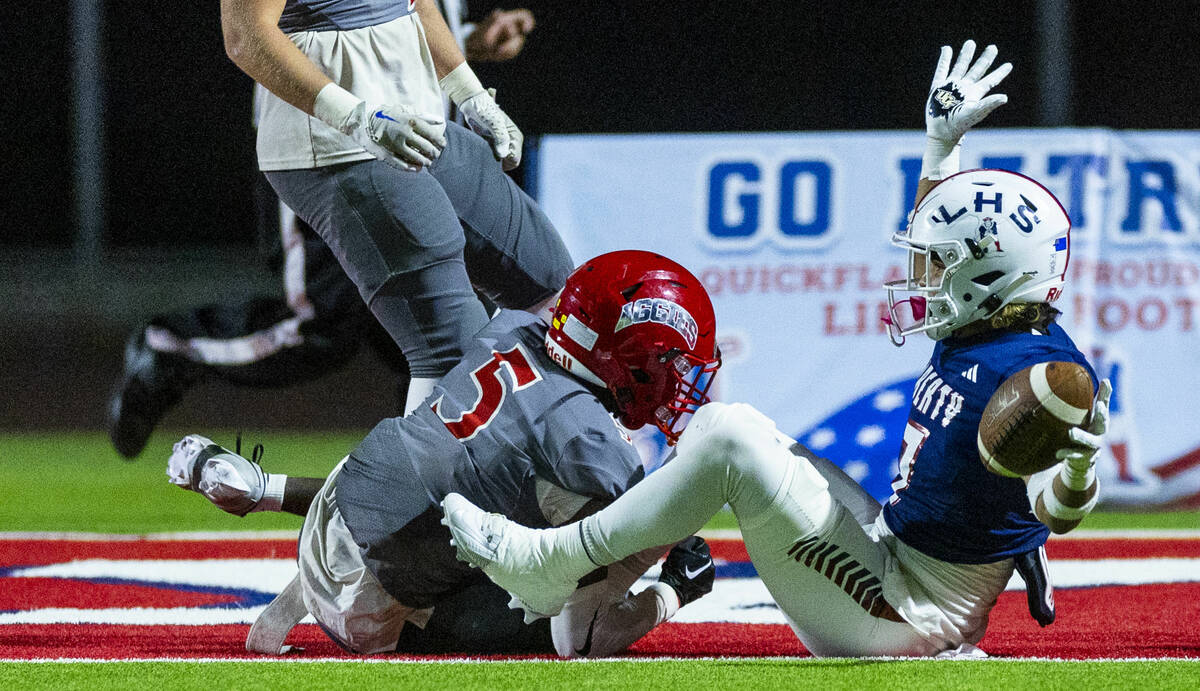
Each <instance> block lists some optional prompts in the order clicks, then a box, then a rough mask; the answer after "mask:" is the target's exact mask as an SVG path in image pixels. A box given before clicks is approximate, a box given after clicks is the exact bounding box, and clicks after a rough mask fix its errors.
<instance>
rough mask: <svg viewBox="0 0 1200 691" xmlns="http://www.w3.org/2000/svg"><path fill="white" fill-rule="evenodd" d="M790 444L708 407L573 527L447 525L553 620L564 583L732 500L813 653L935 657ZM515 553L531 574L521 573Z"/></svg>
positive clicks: (455, 505)
mask: <svg viewBox="0 0 1200 691" xmlns="http://www.w3.org/2000/svg"><path fill="white" fill-rule="evenodd" d="M792 443H793V442H792V440H790V439H788V438H787V437H785V436H784V435H782V434H780V433H779V432H778V431H777V430H776V429H775V426H774V424H773V423H772V422H771V421H770V420H769V419H768V418H766V417H765V416H763V415H762V414H761V413H758V412H757V411H755V410H754V409H753V408H750V407H749V406H745V405H740V404H735V405H724V404H719V403H718V404H709V405H706V406H704V407H703V408H701V409H700V411H699V412H697V414H696V416H695V417H694V418H693V419H692V421H691V423H690V424H689V425H688V429H687V431H686V432H685V433H684V435H683V437H682V438H681V439H680V443H679V449H678V454H677V457H676V458H675V460H673V461H672V462H670V463H668V464H667V465H666V466H664V467H663V468H661V469H660V470H658V471H657V472H655V473H654V474H652V475H651V476H650V477H648V478H646V479H645V480H643V481H642V482H640V483H638V484H637V485H635V486H634V487H633V488H632V489H631V490H630V491H629V492H627V493H625V494H624V495H623V496H622V497H620V498H619V499H618V500H617V501H616V502H614V503H613V504H612V505H610V506H609V507H607V508H606V509H604V510H602V511H600V512H599V513H597V514H595V515H593V516H590V517H588V518H585V519H584V520H582V521H580V522H579V523H578V524H575V525H572V526H567V527H565V528H558V529H554V530H547V531H529V530H527V529H516V530H513V529H511V524H509V525H504V524H502V523H500V522H498V521H496V520H494V519H488V520H487V521H482V522H481V521H479V520H478V519H476V520H475V521H474V522H473V523H474V524H475V525H481V524H482V530H481V531H478V532H475V531H471V530H470V529H467V530H463V525H464V524H469V523H471V522H472V521H471V520H470V518H469V516H470V513H471V512H470V510H469V508H467V507H464V506H462V504H461V503H460V502H459V501H458V500H455V501H454V502H448V503H447V504H446V507H447V519H448V522H449V524H450V526H451V531H452V533H453V534H454V536H455V540H456V544H458V545H459V546H460V551H463V552H465V553H467V554H469V555H471V556H472V557H473V559H472V560H473V561H478V563H479V564H480V565H481V566H482V568H483V569H484V571H485V572H486V573H488V574H489V576H493V578H495V579H496V580H497V582H498V583H499V584H500V585H501V586H504V587H506V588H508V589H509V590H510V591H511V592H514V593H515V594H516V595H518V597H520V598H521V599H522V600H523V601H524V602H526V603H529V600H530V599H532V600H533V603H530V604H532V608H533V609H535V611H542V612H546V611H553V608H554V607H555V606H556V604H557V603H556V601H555V598H558V597H562V593H563V592H568V591H569V588H570V585H571V584H570V582H569V580H568V579H570V578H577V577H578V576H579V575H580V574H581V573H585V572H586V571H587V570H588V569H589V568H590V567H592V566H593V565H596V564H606V563H610V562H612V561H614V560H616V559H620V558H622V557H624V556H625V555H628V554H631V553H633V552H635V551H637V550H639V549H644V548H645V547H646V546H648V545H653V544H661V543H663V542H668V541H671V540H677V539H679V538H680V537H682V536H685V535H687V534H691V533H693V532H695V531H697V530H699V529H700V528H701V527H702V526H703V524H704V523H705V521H706V520H707V519H708V518H709V517H711V516H712V514H713V513H715V512H716V511H717V510H718V509H719V508H720V507H721V506H722V505H724V504H725V503H726V502H728V503H729V505H730V506H731V507H732V508H733V511H734V514H735V516H736V517H737V519H738V523H739V526H740V527H741V530H742V535H743V537H744V539H745V542H746V548H747V551H748V552H749V554H750V557H751V559H752V561H753V562H754V564H755V567H756V568H757V569H758V571H759V574H760V575H761V576H762V578H763V581H764V583H765V584H766V586H767V588H768V590H769V591H770V592H771V594H772V596H773V597H774V598H775V600H776V602H777V603H778V604H779V605H780V608H781V609H782V610H783V611H784V613H785V614H786V615H787V616H788V617H789V618H790V619H791V621H792V622H794V625H793V628H795V630H796V631H797V633H798V635H800V636H801V638H802V640H804V642H805V643H806V645H808V646H809V647H810V649H811V650H812V651H813V652H814V653H816V654H822V655H828V654H847V655H870V654H929V653H932V652H936V650H935V649H933V648H932V647H931V646H929V644H927V643H925V641H924V639H923V637H922V636H921V635H920V634H919V632H917V630H916V629H914V628H913V627H911V626H909V625H908V624H907V623H904V622H903V621H902V619H901V618H900V616H899V615H898V614H897V613H896V611H895V610H894V609H893V607H892V606H891V605H890V604H889V603H888V602H887V600H885V599H884V597H883V594H882V592H883V586H882V579H883V578H884V576H885V575H886V573H887V567H888V559H889V558H890V556H889V553H888V551H887V548H886V547H884V546H883V545H880V544H879V543H876V542H874V541H872V540H871V539H870V538H869V537H868V536H867V534H866V533H865V532H864V531H863V530H862V528H861V526H860V525H859V524H858V522H857V521H856V520H855V519H854V516H853V515H852V514H851V513H850V511H849V510H847V509H846V508H845V507H844V506H842V505H840V504H839V503H837V502H836V501H834V499H833V498H832V497H831V495H830V493H829V491H828V484H827V482H826V481H825V479H824V478H823V477H821V475H820V473H818V472H817V471H816V470H815V469H814V468H813V467H812V465H811V464H810V463H808V462H806V461H805V460H803V459H801V458H799V457H797V456H795V455H793V454H792V453H791V452H790V451H789V450H788V449H789V447H790V446H791V445H792ZM456 514H457V515H456ZM464 519H466V520H464ZM489 540H490V543H491V544H490V545H489V544H488V543H489ZM509 555H512V557H516V558H517V559H524V560H529V561H531V562H535V565H534V566H533V567H532V568H529V567H528V566H526V567H525V568H524V569H522V568H520V567H518V568H515V569H514V568H512V567H511V566H510V565H508V564H507V563H506V562H509V561H512V560H513V559H512V558H511V557H510V556H509ZM497 576H498V577H497ZM525 583H529V584H530V586H528V587H527V586H526V585H525ZM527 597H528V598H529V599H526V598H527ZM559 602H561V600H559ZM538 607H543V608H546V609H541V610H539V609H538Z"/></svg>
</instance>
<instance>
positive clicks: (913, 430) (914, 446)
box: [888, 420, 929, 504]
mask: <svg viewBox="0 0 1200 691" xmlns="http://www.w3.org/2000/svg"><path fill="white" fill-rule="evenodd" d="M928 438H929V430H927V429H925V428H924V427H922V426H920V425H918V424H917V423H915V422H913V421H912V420H909V421H908V424H907V425H905V427H904V441H903V443H901V444H900V476H899V477H897V478H896V479H895V480H893V481H892V497H891V499H888V503H889V504H895V503H896V502H898V501H900V492H902V491H904V488H905V487H908V483H909V482H910V481H911V480H912V474H913V468H914V467H915V466H916V464H917V454H919V453H921V447H922V446H925V440H926V439H928Z"/></svg>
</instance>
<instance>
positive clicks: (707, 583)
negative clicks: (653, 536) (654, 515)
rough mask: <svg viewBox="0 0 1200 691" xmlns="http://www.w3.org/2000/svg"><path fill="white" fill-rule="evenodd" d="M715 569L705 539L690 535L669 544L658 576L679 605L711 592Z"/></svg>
mask: <svg viewBox="0 0 1200 691" xmlns="http://www.w3.org/2000/svg"><path fill="white" fill-rule="evenodd" d="M716 572H717V569H716V566H715V565H714V564H713V560H712V554H711V553H710V552H709V550H708V543H707V542H705V541H704V539H703V538H701V537H697V536H695V535H693V536H691V537H689V538H687V539H684V540H681V541H680V542H679V543H678V544H676V545H675V546H674V547H672V548H671V551H670V552H669V553H668V554H667V559H666V561H665V562H663V567H662V573H661V574H660V575H659V577H658V580H659V581H661V582H662V583H665V584H667V585H669V586H671V588H672V589H673V590H674V591H675V594H676V595H677V596H679V606H680V607H682V606H684V605H686V604H688V603H690V602H695V601H696V600H699V599H700V598H702V597H704V596H705V595H708V594H709V593H711V592H712V589H713V579H714V578H715V577H716Z"/></svg>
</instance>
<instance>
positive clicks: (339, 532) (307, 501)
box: [167, 251, 720, 656]
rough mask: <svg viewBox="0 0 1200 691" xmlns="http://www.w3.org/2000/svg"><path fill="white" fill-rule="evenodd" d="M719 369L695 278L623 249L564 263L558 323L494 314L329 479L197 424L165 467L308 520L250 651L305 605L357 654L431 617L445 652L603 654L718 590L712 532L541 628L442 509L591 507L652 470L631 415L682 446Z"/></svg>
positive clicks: (558, 513) (556, 511)
mask: <svg viewBox="0 0 1200 691" xmlns="http://www.w3.org/2000/svg"><path fill="white" fill-rule="evenodd" d="M719 366H720V358H719V355H718V353H717V350H716V337H715V318H714V315H713V309H712V304H711V302H710V300H709V298H708V295H707V293H706V292H705V290H704V288H703V286H702V285H701V284H700V282H699V281H698V280H697V279H696V278H695V277H694V276H693V275H692V274H690V273H689V272H688V271H687V270H686V269H684V268H683V267H682V266H679V265H678V264H676V263H674V262H672V261H670V260H669V259H666V258H664V257H661V256H658V255H655V254H651V253H648V252H636V251H626V252H614V253H610V254H606V255H601V256H600V257H597V258H595V259H593V260H591V261H589V262H587V263H585V264H584V265H583V266H581V267H580V268H579V269H577V270H576V271H575V272H574V273H572V274H571V276H570V277H569V278H568V279H567V282H566V286H565V288H564V289H563V292H562V293H561V294H560V296H559V299H558V302H557V306H556V307H555V310H554V313H553V317H552V321H551V323H550V324H549V325H547V324H546V323H545V322H543V321H541V320H540V319H539V318H538V317H536V316H534V315H531V314H529V313H526V312H520V311H502V312H501V313H500V314H499V315H498V316H497V317H495V318H494V319H492V320H491V321H490V322H489V323H488V324H487V325H486V326H485V327H484V328H483V329H482V330H480V331H479V332H478V333H477V334H476V335H475V337H474V338H473V339H472V340H471V341H470V342H469V343H468V344H466V346H465V348H464V356H463V359H462V361H461V362H460V363H459V364H458V365H457V366H455V367H454V368H453V369H452V370H451V371H450V372H449V373H447V374H446V375H445V376H444V377H442V379H441V380H439V382H438V383H437V385H436V387H435V388H434V392H433V395H432V396H431V398H430V399H429V401H430V403H429V404H428V405H425V406H421V407H418V408H417V409H415V410H414V411H413V412H411V413H410V414H409V415H408V416H406V417H403V418H391V419H387V420H384V421H382V422H380V423H379V424H378V425H377V426H376V427H375V429H374V430H372V431H371V432H370V433H369V434H368V435H367V437H366V438H365V439H363V441H362V442H361V443H360V444H359V445H358V447H357V448H355V449H354V450H353V451H351V452H350V454H349V455H348V456H347V457H346V458H345V459H343V460H342V462H341V463H339V464H338V466H337V467H336V468H335V469H334V471H333V472H332V473H331V474H330V475H329V477H328V478H325V479H324V480H321V479H315V478H298V477H287V476H285V475H279V474H269V473H266V472H264V471H263V470H262V468H261V467H260V466H258V465H257V464H256V463H253V462H251V461H248V460H246V459H245V458H243V457H242V456H241V455H239V454H237V453H234V452H231V451H229V450H227V449H224V448H222V447H220V446H218V445H216V444H214V443H213V442H211V441H210V440H208V439H206V438H204V437H201V436H199V435H190V436H188V437H185V438H184V439H183V440H182V441H180V442H179V443H177V444H176V445H175V449H174V453H173V454H172V456H171V458H170V461H169V463H168V469H167V474H168V476H169V478H170V480H171V482H172V483H174V484H176V485H179V486H181V487H184V488H186V489H191V490H193V491H196V492H199V493H201V494H204V495H205V496H206V497H208V498H209V499H210V500H211V501H212V502H213V503H214V504H216V505H217V506H219V507H220V508H222V509H224V510H226V511H229V512H231V513H235V514H238V515H245V514H246V513H249V512H252V511H280V510H283V511H289V512H292V513H301V514H304V515H305V521H304V525H303V528H302V529H301V534H300V542H299V559H298V562H299V574H298V576H297V577H296V579H294V580H293V582H292V583H291V584H290V585H289V586H288V587H287V589H285V591H284V592H283V593H282V594H281V595H280V596H279V597H278V598H277V599H276V600H275V601H274V602H272V604H271V605H269V606H268V607H267V609H266V610H265V611H264V613H263V614H262V616H260V618H259V620H258V621H257V622H256V623H255V625H254V626H253V627H252V628H251V631H250V636H249V638H248V640H247V647H248V648H250V649H251V650H256V651H260V652H265V653H271V654H275V653H279V652H280V651H281V650H284V649H285V646H284V645H283V643H284V639H285V637H286V635H287V633H288V631H290V630H291V628H292V627H293V626H294V625H295V624H296V623H297V622H299V621H300V619H301V618H302V617H303V616H304V615H305V614H309V613H311V614H312V615H313V616H314V618H315V619H316V620H317V621H318V622H319V623H320V624H321V626H322V627H323V628H324V629H325V631H326V632H327V633H329V635H330V636H331V637H332V638H333V639H334V640H335V641H337V642H338V643H339V644H341V645H342V646H343V647H345V648H347V649H349V650H352V651H355V652H361V653H376V652H389V651H393V650H397V649H400V650H402V651H404V650H412V649H413V648H414V647H420V646H422V645H426V644H427V643H428V641H423V642H422V641H413V640H412V638H413V636H414V635H416V634H414V632H415V631H419V630H421V629H436V630H438V631H441V632H444V633H443V635H444V637H445V638H446V639H447V640H444V641H443V643H444V645H443V649H447V650H470V651H498V650H507V651H514V652H515V651H520V650H538V649H539V646H540V647H541V649H542V650H546V651H548V650H549V649H550V646H551V644H552V645H553V649H554V650H556V651H557V652H558V653H559V654H562V655H565V656H588V655H590V656H603V655H611V654H613V653H616V652H619V651H620V650H623V649H624V648H625V647H627V646H628V645H629V644H631V643H633V642H634V641H636V640H637V639H638V638H640V637H641V636H642V635H644V634H645V633H646V632H648V631H649V630H650V629H651V628H653V627H654V626H656V625H657V624H658V623H660V622H662V621H665V620H666V619H667V618H668V617H670V616H671V615H673V614H674V612H675V611H676V610H677V609H678V608H679V607H680V606H682V605H683V604H686V603H687V602H690V601H691V600H694V599H695V598H697V597H699V596H701V595H703V594H704V593H706V592H708V591H709V590H711V587H712V573H713V569H711V568H707V565H708V564H710V563H711V559H710V557H709V555H708V551H707V547H706V546H705V545H704V544H703V542H702V541H699V540H696V539H691V540H685V541H683V542H681V543H679V544H678V545H676V546H675V547H674V548H673V550H672V554H671V555H670V556H669V558H668V560H667V563H666V566H665V567H664V570H663V576H662V578H661V579H660V581H659V582H658V583H656V584H654V585H652V586H651V587H649V588H647V589H646V590H644V591H642V592H640V593H638V594H637V595H631V594H629V591H628V589H629V587H630V586H631V585H632V584H633V582H634V581H635V580H636V579H637V578H638V577H639V576H641V575H642V574H643V573H644V572H645V570H646V569H647V568H648V567H649V566H650V565H651V564H653V563H654V561H655V560H656V559H657V557H659V556H660V555H662V553H663V552H664V551H666V546H661V547H655V548H652V549H648V550H646V551H644V552H641V553H639V554H635V555H632V556H631V557H629V558H628V559H625V560H622V561H621V562H619V563H616V564H613V565H610V566H608V567H606V569H604V570H600V571H597V572H594V573H592V574H589V575H588V576H586V577H584V578H583V579H581V580H580V582H579V588H578V589H577V591H576V593H575V595H574V596H572V598H571V599H570V600H569V602H568V603H567V605H566V606H565V607H564V608H563V611H562V612H561V613H560V614H559V615H558V616H556V617H554V619H553V620H551V622H550V625H549V627H548V633H549V634H550V635H548V636H547V635H545V632H546V631H547V628H546V627H545V625H544V624H542V625H541V627H542V628H541V629H538V628H536V627H537V626H538V625H537V624H534V625H533V626H527V624H530V623H531V622H522V620H521V615H520V614H519V612H518V611H509V610H507V609H505V607H504V606H505V605H506V604H507V603H508V597H507V595H506V594H505V593H504V592H503V591H502V590H500V589H499V588H497V587H496V586H494V585H493V584H491V583H490V582H489V581H488V579H487V577H486V576H485V575H484V574H482V573H481V572H480V571H477V570H474V569H471V568H469V567H468V566H466V565H465V564H463V563H462V562H459V561H458V560H457V559H456V558H455V551H454V548H453V547H451V546H450V543H449V539H450V534H449V532H448V530H447V528H445V527H444V526H443V525H441V523H440V519H441V510H440V508H439V505H440V502H441V501H442V500H443V499H444V498H445V497H446V496H447V495H448V494H450V493H457V494H461V495H464V496H467V497H470V498H471V499H472V501H474V502H476V503H477V504H479V505H480V506H484V507H487V508H488V509H489V510H492V511H497V512H503V513H505V514H507V515H510V516H513V517H514V518H516V519H517V520H519V521H521V522H522V523H524V524H525V525H528V526H531V527H549V526H554V525H560V524H563V523H566V522H568V521H570V520H573V519H574V518H576V517H582V516H584V515H587V514H590V513H592V512H594V511H596V510H598V509H599V508H601V507H603V506H604V505H606V504H608V503H610V502H612V501H613V500H615V499H616V498H617V497H618V496H620V495H621V494H623V493H624V492H625V491H626V490H628V489H629V488H630V487H631V486H633V485H634V484H635V483H636V482H638V481H639V480H640V479H641V478H642V476H643V470H642V465H641V459H640V457H639V456H638V454H637V452H636V450H635V449H634V447H633V445H632V443H631V442H630V439H629V436H628V435H627V434H626V432H625V429H624V428H631V429H636V428H640V427H642V426H644V425H645V424H647V423H653V424H654V425H656V426H657V427H658V428H659V429H660V430H661V431H662V432H663V433H664V434H666V435H667V438H668V440H669V441H672V442H673V441H674V440H675V439H677V438H678V435H679V433H680V432H681V430H682V427H683V426H684V425H686V423H687V420H688V419H689V418H690V416H691V414H692V413H693V412H694V411H695V410H696V409H697V408H698V407H699V406H700V405H701V404H703V403H704V402H706V401H707V392H708V388H709V386H710V385H711V383H712V377H713V375H714V374H715V372H716V370H717V368H718V367H719ZM614 416H616V417H617V418H618V419H619V420H620V422H621V425H623V426H624V427H622V426H621V425H619V424H617V422H616V420H614ZM688 574H692V575H693V577H692V578H688V577H687V576H688ZM696 574H699V575H696ZM519 605H520V603H516V602H514V603H512V604H511V605H509V606H511V607H516V606H519ZM538 631H541V632H543V633H542V634H541V635H540V637H539V634H538V633H537V632H538Z"/></svg>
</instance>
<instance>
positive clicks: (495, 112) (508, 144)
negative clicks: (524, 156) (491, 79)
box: [459, 89, 525, 170]
mask: <svg viewBox="0 0 1200 691" xmlns="http://www.w3.org/2000/svg"><path fill="white" fill-rule="evenodd" d="M459 110H460V111H462V114H463V116H464V117H466V119H467V125H468V126H470V128H471V129H472V130H474V131H475V133H476V134H478V135H479V136H481V137H483V138H484V139H486V140H487V142H488V144H491V146H492V153H493V154H494V155H495V156H496V160H497V161H500V162H501V163H502V164H503V165H504V169H505V170H512V169H513V168H516V167H517V166H519V165H520V164H521V146H522V145H523V144H524V142H525V135H523V134H521V130H520V129H518V128H517V125H516V123H514V122H513V121H512V118H510V117H508V115H507V114H506V113H505V112H504V111H503V110H500V106H499V105H497V104H496V90H495V89H488V90H487V91H480V92H479V93H477V94H475V95H474V96H472V97H470V98H468V99H466V100H465V101H463V102H462V103H461V104H459Z"/></svg>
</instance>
